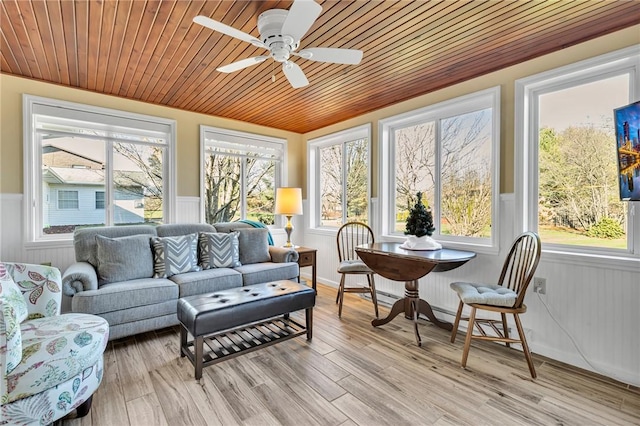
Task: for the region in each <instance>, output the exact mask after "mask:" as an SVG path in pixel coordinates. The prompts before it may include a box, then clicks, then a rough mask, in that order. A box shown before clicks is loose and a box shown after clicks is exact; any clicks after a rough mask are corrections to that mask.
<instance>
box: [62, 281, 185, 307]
mask: <svg viewBox="0 0 640 426" xmlns="http://www.w3.org/2000/svg"><path fill="white" fill-rule="evenodd" d="M177 298H178V286H177V285H176V284H175V283H174V282H172V281H170V280H168V279H164V278H161V279H158V278H141V279H137V280H131V281H123V282H119V283H109V284H105V285H103V286H102V287H100V288H99V289H98V290H89V291H81V292H80V293H77V294H76V295H75V296H73V298H72V299H71V307H72V310H73V312H84V313H88V314H96V315H100V314H103V313H106V312H113V311H119V310H122V309H129V308H134V307H137V306H145V305H155V304H158V303H163V302H166V301H169V300H176V299H177Z"/></svg>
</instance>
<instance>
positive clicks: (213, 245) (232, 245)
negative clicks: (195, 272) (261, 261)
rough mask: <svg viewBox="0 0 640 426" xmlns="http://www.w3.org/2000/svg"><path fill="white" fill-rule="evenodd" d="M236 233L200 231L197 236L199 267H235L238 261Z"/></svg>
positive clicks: (238, 244) (238, 264) (239, 264)
mask: <svg viewBox="0 0 640 426" xmlns="http://www.w3.org/2000/svg"><path fill="white" fill-rule="evenodd" d="M239 247H240V243H239V241H238V233H237V232H231V233H228V234H227V233H223V232H201V233H200V236H199V248H200V267H201V268H202V269H211V268H235V267H237V266H241V263H240V260H239V259H240V251H239Z"/></svg>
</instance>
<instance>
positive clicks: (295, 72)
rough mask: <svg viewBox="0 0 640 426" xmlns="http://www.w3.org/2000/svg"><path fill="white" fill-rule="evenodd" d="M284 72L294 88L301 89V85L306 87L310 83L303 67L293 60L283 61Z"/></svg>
mask: <svg viewBox="0 0 640 426" xmlns="http://www.w3.org/2000/svg"><path fill="white" fill-rule="evenodd" d="M282 72H283V73H284V76H285V77H287V80H289V83H291V86H293V88H294V89H299V88H300V87H304V86H307V85H308V84H309V80H307V76H305V75H304V72H302V69H301V68H300V67H299V66H298V65H297V64H294V63H293V62H285V63H283V64H282Z"/></svg>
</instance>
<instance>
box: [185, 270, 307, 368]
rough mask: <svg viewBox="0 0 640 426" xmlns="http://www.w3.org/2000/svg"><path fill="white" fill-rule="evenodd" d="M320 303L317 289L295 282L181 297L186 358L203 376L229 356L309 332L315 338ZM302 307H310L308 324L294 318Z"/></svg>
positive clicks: (258, 285) (257, 285) (274, 283)
mask: <svg viewBox="0 0 640 426" xmlns="http://www.w3.org/2000/svg"><path fill="white" fill-rule="evenodd" d="M315 303H316V291H315V290H314V289H313V288H311V287H307V286H306V285H303V284H299V283H296V282H293V281H275V282H271V283H265V284H256V285H251V286H246V287H237V288H232V289H230V290H224V291H217V292H215V293H208V294H203V295H198V296H188V297H183V298H181V299H179V300H178V320H179V321H180V324H181V325H182V327H180V356H186V357H188V358H189V360H191V363H192V364H193V365H194V367H195V378H196V380H199V379H200V378H201V377H202V368H203V367H206V366H208V365H211V364H215V363H217V362H220V361H222V360H224V359H227V358H232V357H235V356H238V355H241V354H243V353H247V352H251V351H254V350H256V349H259V348H261V347H265V346H270V345H272V344H274V343H277V342H280V341H284V340H288V339H291V338H293V337H296V336H300V335H302V334H305V333H306V334H307V340H311V337H312V329H313V306H314V305H315ZM302 309H305V310H306V315H305V316H306V321H305V322H306V324H305V325H304V326H303V325H301V324H298V323H297V322H296V321H294V320H293V319H292V318H290V316H289V313H291V312H295V311H299V310H302ZM276 317H277V318H276ZM187 334H191V336H192V337H193V340H188V335H187ZM205 344H206V346H207V349H208V350H207V351H206V352H205V351H204V345H205Z"/></svg>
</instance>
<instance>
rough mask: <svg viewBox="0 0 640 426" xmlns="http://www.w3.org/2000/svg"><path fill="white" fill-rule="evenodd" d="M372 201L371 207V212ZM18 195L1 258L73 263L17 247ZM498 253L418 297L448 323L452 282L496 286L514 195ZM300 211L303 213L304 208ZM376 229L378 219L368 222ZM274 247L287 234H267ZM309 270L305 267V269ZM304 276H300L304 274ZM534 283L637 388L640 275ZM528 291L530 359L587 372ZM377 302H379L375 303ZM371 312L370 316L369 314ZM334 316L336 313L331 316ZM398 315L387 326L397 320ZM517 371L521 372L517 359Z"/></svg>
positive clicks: (453, 302) (605, 364)
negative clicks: (543, 358) (534, 355)
mask: <svg viewBox="0 0 640 426" xmlns="http://www.w3.org/2000/svg"><path fill="white" fill-rule="evenodd" d="M375 203H376V200H372V205H373V207H374V208H373V209H372V210H373V211H377V208H375V207H376V206H375ZM177 204H178V208H177V210H178V212H177V220H176V222H198V221H199V199H198V198H197V197H178V203H177ZM22 206H23V204H22V194H0V229H1V230H2V232H1V234H0V259H1V260H3V261H20V262H28V263H42V262H51V264H52V265H54V266H56V267H58V268H60V269H61V270H63V271H64V269H65V268H66V267H67V266H68V265H70V264H71V263H72V262H74V260H75V256H74V253H73V247H72V246H71V243H66V244H62V245H58V246H55V247H47V248H37V249H33V248H25V247H24V244H23V240H22V232H23V229H24V228H23V224H22V217H23V214H22ZM500 209H501V210H500V218H501V221H500V224H499V226H500V229H499V232H500V240H501V241H500V248H501V250H500V254H499V255H497V256H492V255H486V254H479V255H478V257H477V258H475V259H474V260H472V261H470V262H469V263H467V264H466V265H464V266H462V267H460V268H458V269H454V270H452V271H449V272H442V273H433V274H429V275H428V276H427V277H425V278H423V279H421V280H420V296H421V297H422V298H424V299H425V300H428V301H429V302H430V303H431V304H432V306H433V307H434V310H435V313H436V315H437V316H438V317H439V318H441V319H444V320H447V321H450V322H452V315H453V313H454V312H455V309H456V308H457V303H458V300H457V296H456V295H455V294H454V292H453V291H451V290H450V289H449V283H450V282H452V281H458V280H471V281H482V282H491V281H495V280H496V279H497V276H498V274H499V271H500V268H501V267H502V263H503V261H504V256H505V251H506V250H508V248H509V246H510V244H511V241H512V240H513V238H514V237H515V233H514V224H513V217H515V207H514V197H513V194H506V195H502V196H501V201H500ZM305 211H308V209H306V206H305ZM303 222H304V221H303V218H302V217H295V218H294V227H295V229H294V232H293V234H292V241H293V242H294V243H295V244H298V245H302V244H304V245H305V246H308V247H313V248H316V249H318V256H317V262H318V266H317V270H318V280H319V281H320V282H322V283H327V284H330V285H334V286H337V282H338V280H339V277H338V274H337V273H336V267H337V253H336V246H335V244H336V242H335V234H329V235H328V234H326V233H325V234H319V233H314V232H313V231H310V230H309V229H308V224H305V223H303ZM372 224H373V225H374V227H375V226H376V225H377V218H376V217H372ZM273 234H274V239H275V242H276V245H282V244H283V243H284V241H285V240H286V235H285V234H284V232H283V231H282V230H276V231H275V232H274V233H273ZM307 269H308V268H307ZM307 269H305V270H303V275H305V273H309V271H308V270H307ZM536 276H539V277H544V278H546V280H547V293H546V295H543V296H540V297H542V298H543V299H544V300H545V301H546V303H547V304H548V305H549V307H550V309H551V311H552V312H553V313H554V315H555V316H556V317H557V319H558V321H559V322H560V324H561V325H562V327H563V328H565V329H566V330H567V331H568V332H569V333H570V334H571V335H572V337H573V339H574V340H575V341H576V343H577V344H578V345H579V346H580V348H581V350H582V352H583V353H584V354H585V355H586V357H587V358H588V359H589V360H590V362H591V363H592V365H594V366H595V367H596V368H597V370H598V371H599V372H600V373H602V374H605V375H607V376H609V377H612V378H615V379H617V380H620V381H622V382H625V383H630V384H633V385H636V386H640V331H639V329H638V327H639V326H640V306H639V305H640V304H639V302H640V282H639V278H638V277H639V276H640V271H631V270H626V271H625V270H616V269H615V268H606V267H602V266H589V265H568V264H566V263H561V262H559V261H557V260H555V259H550V258H548V257H547V256H545V255H544V254H543V256H542V260H541V262H540V265H539V267H538V271H537V273H536ZM376 286H377V289H378V290H379V291H380V292H384V293H389V294H391V295H394V296H395V297H401V296H403V295H404V285H403V284H402V283H396V282H393V281H389V280H386V279H384V278H382V277H377V278H376ZM531 290H532V288H531V287H530V288H529V292H530V293H529V294H528V295H527V298H526V299H525V303H526V304H527V306H528V312H527V313H526V314H524V315H523V316H522V322H523V325H524V327H525V329H527V337H528V339H529V344H530V346H531V349H532V351H533V352H534V353H538V354H541V355H545V356H548V357H550V358H553V359H557V360H560V361H564V362H566V363H569V364H572V365H576V366H578V367H582V368H586V369H589V370H593V369H592V368H591V367H590V366H588V365H587V364H586V363H585V362H584V361H583V360H582V359H581V357H580V355H579V353H578V350H577V349H576V348H575V347H574V346H573V344H572V343H571V341H570V339H569V338H568V337H567V336H566V335H565V333H564V332H563V331H562V329H561V327H560V326H558V325H557V324H556V323H555V322H554V321H553V320H552V319H551V317H550V315H549V313H548V312H547V311H546V309H545V307H544V305H543V304H542V303H541V302H540V300H539V299H538V295H537V294H534V293H533V292H532V291H531ZM381 299H384V297H383V298H381ZM372 313H373V311H372ZM336 315H337V311H336ZM403 320H404V319H403V318H402V317H401V316H399V317H397V318H396V319H394V321H403ZM523 368H525V364H524V360H523Z"/></svg>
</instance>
